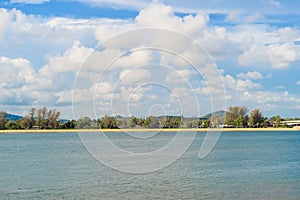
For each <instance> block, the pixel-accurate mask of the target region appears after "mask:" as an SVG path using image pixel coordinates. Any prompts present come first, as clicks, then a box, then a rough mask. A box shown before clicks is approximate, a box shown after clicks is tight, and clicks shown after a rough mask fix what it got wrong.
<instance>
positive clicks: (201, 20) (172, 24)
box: [136, 3, 209, 36]
mask: <svg viewBox="0 0 300 200" xmlns="http://www.w3.org/2000/svg"><path fill="white" fill-rule="evenodd" d="M208 21H209V18H208V15H207V14H205V13H200V14H197V15H196V16H192V15H188V16H185V17H183V18H181V17H178V16H175V14H174V12H173V9H172V7H170V6H165V5H162V4H157V3H154V4H151V5H150V6H149V7H147V8H145V9H143V10H141V11H140V13H139V15H138V16H137V17H136V23H137V24H138V25H139V26H142V27H155V28H164V29H171V30H177V31H180V32H182V33H185V34H188V35H189V36H193V35H194V34H196V33H197V32H199V31H200V30H202V29H203V28H204V27H205V26H206V24H207V22H208Z"/></svg>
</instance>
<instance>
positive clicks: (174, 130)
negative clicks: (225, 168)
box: [0, 127, 300, 134]
mask: <svg viewBox="0 0 300 200" xmlns="http://www.w3.org/2000/svg"><path fill="white" fill-rule="evenodd" d="M100 131H101V132H177V131H186V132H192V131H197V132H208V131H211V132H213V131H221V132H251V131H258V132H260V131H262V132H267V131H300V127H294V128H210V129H208V128H191V129H187V128H174V129H159V128H157V129H41V130H0V134H5V133H76V132H80V133H82V132H100Z"/></svg>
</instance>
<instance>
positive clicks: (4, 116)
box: [0, 111, 7, 130]
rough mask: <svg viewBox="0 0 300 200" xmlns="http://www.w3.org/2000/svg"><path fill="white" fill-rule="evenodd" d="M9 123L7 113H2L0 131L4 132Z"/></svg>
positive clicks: (0, 113)
mask: <svg viewBox="0 0 300 200" xmlns="http://www.w3.org/2000/svg"><path fill="white" fill-rule="evenodd" d="M6 123H7V114H6V112H3V111H0V129H1V130H4V129H5V125H6Z"/></svg>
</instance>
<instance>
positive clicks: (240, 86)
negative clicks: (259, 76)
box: [223, 74, 261, 92]
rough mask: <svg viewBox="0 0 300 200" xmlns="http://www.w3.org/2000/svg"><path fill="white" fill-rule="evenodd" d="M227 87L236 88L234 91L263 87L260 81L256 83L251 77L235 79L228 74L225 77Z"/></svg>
mask: <svg viewBox="0 0 300 200" xmlns="http://www.w3.org/2000/svg"><path fill="white" fill-rule="evenodd" d="M223 80H224V84H225V88H226V89H230V90H234V91H240V92H242V91H247V90H248V89H257V88H261V85H260V84H258V83H254V82H252V81H251V80H249V79H246V80H242V79H235V78H234V77H232V76H231V75H229V74H227V75H225V76H224V78H223Z"/></svg>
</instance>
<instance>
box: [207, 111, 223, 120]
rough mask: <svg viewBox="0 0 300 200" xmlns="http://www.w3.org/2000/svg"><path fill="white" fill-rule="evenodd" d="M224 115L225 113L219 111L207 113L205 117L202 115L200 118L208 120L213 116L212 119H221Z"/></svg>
mask: <svg viewBox="0 0 300 200" xmlns="http://www.w3.org/2000/svg"><path fill="white" fill-rule="evenodd" d="M225 115H226V111H224V110H219V111H215V112H213V113H208V114H206V115H204V116H203V117H201V118H207V119H208V118H210V117H211V116H214V117H221V118H224V117H225Z"/></svg>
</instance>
